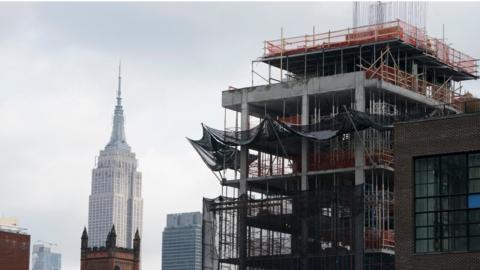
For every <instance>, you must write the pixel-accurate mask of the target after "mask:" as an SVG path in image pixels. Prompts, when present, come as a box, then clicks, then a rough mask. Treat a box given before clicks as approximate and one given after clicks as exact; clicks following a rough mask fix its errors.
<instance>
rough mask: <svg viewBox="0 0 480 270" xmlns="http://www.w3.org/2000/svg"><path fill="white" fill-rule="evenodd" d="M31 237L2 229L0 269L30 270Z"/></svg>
mask: <svg viewBox="0 0 480 270" xmlns="http://www.w3.org/2000/svg"><path fill="white" fill-rule="evenodd" d="M29 261H30V235H28V234H25V233H21V232H20V231H19V230H16V229H12V230H10V229H3V228H1V227H0V269H2V270H28V269H29Z"/></svg>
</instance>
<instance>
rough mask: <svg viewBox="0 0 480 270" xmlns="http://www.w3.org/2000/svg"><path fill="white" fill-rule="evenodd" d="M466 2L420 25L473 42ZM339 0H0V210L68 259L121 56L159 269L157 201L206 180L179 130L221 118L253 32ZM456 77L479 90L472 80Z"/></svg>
mask: <svg viewBox="0 0 480 270" xmlns="http://www.w3.org/2000/svg"><path fill="white" fill-rule="evenodd" d="M479 8H480V4H476V3H456V4H451V3H433V4H429V5H428V15H427V28H428V31H429V33H430V34H432V35H434V36H438V37H441V33H442V24H445V32H446V36H447V38H448V42H451V43H453V45H454V46H455V47H456V48H458V49H460V50H462V51H464V52H466V53H468V54H470V55H472V56H474V57H477V58H478V57H479V56H480V39H479V38H478V37H477V36H476V33H477V29H476V27H478V25H480V16H478V10H479ZM351 14H352V4H351V3H348V2H344V3H296V4H293V3H195V4H192V3H138V4H134V3H68V4H67V3H48V4H44V3H34V4H32V3H1V4H0V164H1V165H0V168H1V169H0V215H4V216H16V217H18V218H19V220H20V223H21V226H22V227H25V228H28V232H29V233H30V234H31V235H32V242H35V241H37V240H44V241H48V242H53V243H57V244H58V248H57V250H59V251H60V252H62V253H63V256H64V257H63V267H64V268H63V269H66V270H78V269H79V266H80V264H79V257H80V235H81V231H82V229H83V226H85V225H87V213H88V196H89V193H90V183H91V169H92V168H93V166H94V159H95V156H96V155H98V153H99V150H100V149H102V148H103V147H104V146H105V144H106V143H107V141H108V139H109V135H110V131H111V121H112V114H113V106H114V103H115V100H114V98H115V90H116V82H117V81H116V76H117V64H118V61H119V59H120V58H121V59H122V63H123V66H122V69H123V95H124V101H123V103H124V109H125V114H126V119H127V120H126V134H127V141H128V142H129V144H130V145H131V146H132V148H133V150H134V151H135V152H136V154H137V157H138V159H139V166H140V168H139V169H140V171H141V172H142V173H143V197H144V205H145V208H144V232H143V254H142V255H143V269H146V270H150V269H152V270H153V269H161V241H162V238H161V232H162V229H163V227H164V225H165V215H166V214H167V213H171V212H181V211H198V210H201V200H202V197H204V196H205V197H214V196H216V195H218V194H219V190H220V189H219V186H218V184H217V181H216V179H215V178H214V177H213V176H212V174H211V173H210V171H208V169H207V168H206V167H205V166H204V164H203V163H202V161H201V160H200V158H199V157H197V155H196V153H195V152H194V151H193V149H192V148H191V147H190V145H189V144H188V143H187V142H186V140H185V136H189V137H192V138H198V137H200V135H201V128H200V123H201V122H205V123H207V124H209V125H211V126H214V127H222V126H223V110H222V108H221V104H220V101H221V90H225V89H227V88H228V86H235V87H241V86H247V85H249V84H250V79H251V77H250V76H251V75H250V64H251V63H250V61H251V60H252V59H255V58H257V57H258V56H260V55H261V54H262V46H263V45H262V41H263V40H265V39H274V38H277V37H278V36H279V35H280V27H282V26H283V27H284V33H285V35H287V36H288V35H301V34H304V33H307V32H308V33H309V32H310V31H311V29H312V26H315V27H316V29H317V32H321V31H328V30H329V29H342V28H347V27H350V26H351V25H352V18H351V17H352V15H351ZM466 86H467V87H468V88H469V89H471V90H473V92H474V93H477V94H479V93H480V92H478V90H477V89H480V84H479V83H476V82H472V83H468V84H466Z"/></svg>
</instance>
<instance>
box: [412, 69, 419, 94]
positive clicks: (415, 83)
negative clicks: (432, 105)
mask: <svg viewBox="0 0 480 270" xmlns="http://www.w3.org/2000/svg"><path fill="white" fill-rule="evenodd" d="M412 74H413V75H414V76H415V82H414V87H415V91H416V89H418V65H417V64H415V63H412Z"/></svg>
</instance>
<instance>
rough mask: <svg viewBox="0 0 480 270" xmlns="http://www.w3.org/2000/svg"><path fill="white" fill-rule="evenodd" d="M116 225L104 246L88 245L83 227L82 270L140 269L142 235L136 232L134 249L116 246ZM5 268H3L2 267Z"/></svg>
mask: <svg viewBox="0 0 480 270" xmlns="http://www.w3.org/2000/svg"><path fill="white" fill-rule="evenodd" d="M116 238H117V234H116V232H115V226H113V227H112V230H111V231H110V233H109V234H108V236H107V240H106V242H105V246H104V247H93V248H89V247H88V234H87V229H86V228H84V229H83V234H82V247H81V264H80V270H140V235H139V233H138V230H137V232H136V233H135V238H134V239H133V249H128V248H120V247H117V246H116ZM1 269H3V268H1Z"/></svg>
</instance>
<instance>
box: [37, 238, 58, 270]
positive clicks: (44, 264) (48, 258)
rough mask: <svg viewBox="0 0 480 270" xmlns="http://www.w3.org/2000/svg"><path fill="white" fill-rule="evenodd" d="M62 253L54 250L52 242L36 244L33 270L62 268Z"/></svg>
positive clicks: (56, 269)
mask: <svg viewBox="0 0 480 270" xmlns="http://www.w3.org/2000/svg"><path fill="white" fill-rule="evenodd" d="M61 265H62V255H61V254H60V253H56V252H52V249H51V247H50V244H44V243H40V244H34V245H33V252H32V270H60V269H62V266H61Z"/></svg>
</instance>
